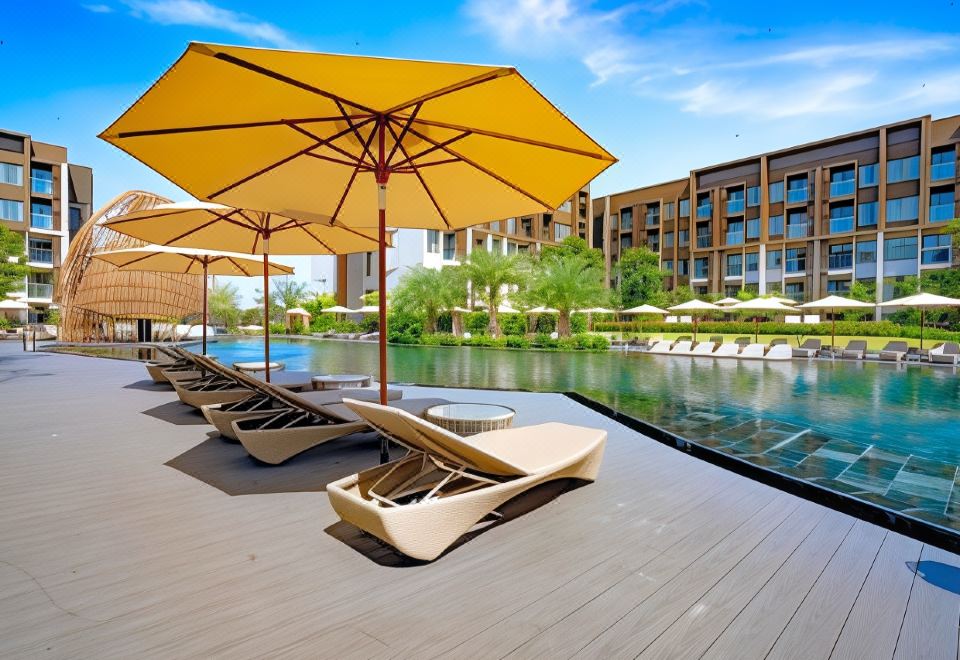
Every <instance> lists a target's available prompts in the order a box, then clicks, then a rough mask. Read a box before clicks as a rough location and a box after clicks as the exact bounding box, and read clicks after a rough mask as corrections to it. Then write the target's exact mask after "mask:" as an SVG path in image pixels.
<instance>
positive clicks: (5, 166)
mask: <svg viewBox="0 0 960 660" xmlns="http://www.w3.org/2000/svg"><path fill="white" fill-rule="evenodd" d="M0 183H6V184H9V185H11V186H22V185H23V167H22V166H21V165H14V164H13V163H0Z"/></svg>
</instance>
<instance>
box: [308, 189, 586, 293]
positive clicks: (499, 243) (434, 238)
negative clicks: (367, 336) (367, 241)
mask: <svg viewBox="0 0 960 660" xmlns="http://www.w3.org/2000/svg"><path fill="white" fill-rule="evenodd" d="M589 209H590V188H589V186H586V187H584V188H582V189H581V190H580V191H578V193H577V194H576V195H574V196H573V197H571V198H570V199H569V200H567V201H566V202H564V203H563V204H561V205H560V207H559V208H558V209H556V210H555V211H553V212H552V213H540V214H536V215H529V216H522V217H517V218H506V219H504V220H498V221H493V222H489V223H486V224H483V225H476V226H474V227H469V228H467V229H458V230H456V231H439V230H435V229H396V230H393V232H392V242H393V247H392V248H389V249H388V250H387V255H386V257H387V290H388V291H389V290H390V289H392V288H393V287H394V286H396V284H397V282H398V281H399V280H400V277H402V275H403V273H404V271H405V270H406V269H407V268H408V267H412V266H416V265H423V266H426V267H428V268H442V267H443V266H455V265H459V264H460V262H461V261H462V259H463V258H464V256H465V255H468V254H470V253H471V252H473V251H474V250H487V251H488V252H501V253H503V254H517V253H519V254H536V253H537V252H539V251H540V249H541V248H542V246H544V245H556V244H558V243H559V242H560V241H562V240H563V239H564V238H566V237H567V236H570V235H571V234H573V235H577V236H580V237H582V238H589V237H588V214H589ZM311 271H312V272H311V278H312V279H313V280H314V283H315V285H316V288H317V290H319V291H322V292H336V294H337V300H338V302H339V303H340V304H341V305H346V306H348V307H356V306H357V304H358V300H359V297H360V296H361V295H363V294H365V293H368V292H370V291H376V290H377V273H378V271H377V254H376V253H375V252H367V253H363V254H351V255H343V256H337V257H313V258H312V260H311Z"/></svg>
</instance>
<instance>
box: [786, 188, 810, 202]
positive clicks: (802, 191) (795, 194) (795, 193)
mask: <svg viewBox="0 0 960 660" xmlns="http://www.w3.org/2000/svg"><path fill="white" fill-rule="evenodd" d="M805 201H807V188H806V187H803V188H791V189H790V190H788V191H787V204H796V203H798V202H805Z"/></svg>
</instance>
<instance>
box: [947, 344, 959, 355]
mask: <svg viewBox="0 0 960 660" xmlns="http://www.w3.org/2000/svg"><path fill="white" fill-rule="evenodd" d="M943 354H944V355H960V345H958V344H957V343H956V342H953V341H948V342H944V344H943Z"/></svg>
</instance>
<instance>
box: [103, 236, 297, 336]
mask: <svg viewBox="0 0 960 660" xmlns="http://www.w3.org/2000/svg"><path fill="white" fill-rule="evenodd" d="M90 256H91V257H93V258H94V259H100V260H102V261H106V262H108V263H111V264H113V265H114V266H116V267H117V268H119V269H121V270H142V271H150V272H155V273H182V274H184V275H201V274H202V275H203V354H204V355H206V354H207V316H208V307H207V276H208V275H233V276H237V277H252V276H254V275H260V274H261V273H262V272H263V264H261V263H260V262H259V261H256V260H254V259H249V258H247V257H245V256H244V255H242V254H235V253H230V252H214V251H213V250H199V249H195V248H173V247H167V246H163V245H146V246H144V247H136V248H125V249H122V250H109V251H107V252H94V253H93V254H91V255H90ZM268 267H269V268H268V271H269V274H270V275H293V268H291V267H290V266H284V265H283V264H278V263H273V262H268Z"/></svg>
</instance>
